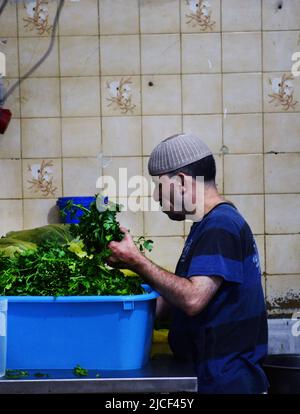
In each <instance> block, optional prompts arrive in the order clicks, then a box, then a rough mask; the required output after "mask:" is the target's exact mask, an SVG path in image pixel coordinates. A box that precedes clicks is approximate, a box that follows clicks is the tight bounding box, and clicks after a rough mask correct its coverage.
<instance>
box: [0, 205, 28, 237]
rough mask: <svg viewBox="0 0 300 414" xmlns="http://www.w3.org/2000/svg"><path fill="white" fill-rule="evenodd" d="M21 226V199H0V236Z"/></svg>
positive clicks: (19, 228)
mask: <svg viewBox="0 0 300 414" xmlns="http://www.w3.org/2000/svg"><path fill="white" fill-rule="evenodd" d="M22 228H23V207H22V200H0V237H1V236H4V235H5V234H6V233H8V232H9V231H13V230H21V229H22Z"/></svg>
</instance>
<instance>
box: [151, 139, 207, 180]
mask: <svg viewBox="0 0 300 414" xmlns="http://www.w3.org/2000/svg"><path fill="white" fill-rule="evenodd" d="M208 155H212V152H211V151H210V149H209V148H208V146H207V145H206V144H205V143H204V142H203V141H202V140H201V138H199V137H197V136H196V135H193V134H177V135H172V136H171V137H169V138H166V139H164V140H163V141H162V142H160V143H159V144H158V145H157V146H156V147H155V148H154V150H153V151H152V153H151V155H150V159H149V162H148V171H149V174H150V175H153V176H154V175H162V174H166V173H168V172H171V171H174V170H177V169H178V168H180V167H184V166H185V165H188V164H192V163H193V162H195V161H199V160H201V159H202V158H205V157H207V156H208Z"/></svg>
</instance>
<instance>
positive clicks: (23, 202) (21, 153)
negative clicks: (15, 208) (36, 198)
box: [15, 4, 25, 229]
mask: <svg viewBox="0 0 300 414" xmlns="http://www.w3.org/2000/svg"><path fill="white" fill-rule="evenodd" d="M15 6H16V20H17V51H18V80H20V45H19V42H20V36H19V10H18V4H16V5H15ZM18 90H19V113H20V119H19V121H20V161H21V162H20V168H21V171H20V174H21V177H20V178H21V190H22V201H21V203H22V229H24V224H25V199H24V179H23V170H24V163H23V128H22V119H23V118H22V109H21V107H22V103H21V85H19V86H18Z"/></svg>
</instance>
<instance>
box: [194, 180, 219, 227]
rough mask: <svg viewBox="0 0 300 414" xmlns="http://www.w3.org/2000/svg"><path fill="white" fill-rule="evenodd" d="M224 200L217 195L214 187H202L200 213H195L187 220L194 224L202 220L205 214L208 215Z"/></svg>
mask: <svg viewBox="0 0 300 414" xmlns="http://www.w3.org/2000/svg"><path fill="white" fill-rule="evenodd" d="M224 202H225V199H224V197H222V196H221V195H220V194H219V193H218V190H217V188H216V187H214V186H210V185H205V187H204V205H203V206H202V208H201V211H196V213H195V214H194V215H193V216H190V217H189V219H190V220H192V221H194V222H196V221H200V220H202V218H203V216H205V214H207V213H209V212H210V210H212V209H213V208H214V207H215V206H216V205H218V204H220V203H224Z"/></svg>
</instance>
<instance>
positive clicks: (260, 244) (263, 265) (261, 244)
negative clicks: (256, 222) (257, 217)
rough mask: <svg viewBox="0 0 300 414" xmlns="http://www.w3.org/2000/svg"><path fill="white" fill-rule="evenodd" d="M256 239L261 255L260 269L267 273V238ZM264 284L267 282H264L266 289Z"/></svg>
mask: <svg viewBox="0 0 300 414" xmlns="http://www.w3.org/2000/svg"><path fill="white" fill-rule="evenodd" d="M254 239H255V242H256V246H257V250H258V254H259V262H260V269H261V272H262V273H264V272H265V271H266V252H265V236H263V235H255V236H254ZM264 282H265V281H263V280H262V284H263V287H264Z"/></svg>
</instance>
